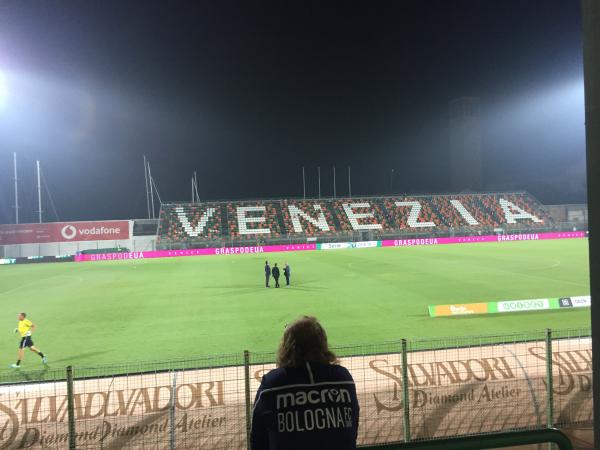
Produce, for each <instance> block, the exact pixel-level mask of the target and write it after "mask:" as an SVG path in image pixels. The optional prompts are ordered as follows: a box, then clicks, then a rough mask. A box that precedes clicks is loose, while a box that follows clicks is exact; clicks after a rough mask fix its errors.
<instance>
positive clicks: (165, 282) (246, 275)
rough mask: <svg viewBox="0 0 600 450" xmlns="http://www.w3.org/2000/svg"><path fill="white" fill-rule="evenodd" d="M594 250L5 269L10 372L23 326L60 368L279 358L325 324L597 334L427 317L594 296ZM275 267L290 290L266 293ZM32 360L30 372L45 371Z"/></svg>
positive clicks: (361, 338)
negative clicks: (471, 307)
mask: <svg viewBox="0 0 600 450" xmlns="http://www.w3.org/2000/svg"><path fill="white" fill-rule="evenodd" d="M587 245H588V244H587V240H583V239H573V240H563V241H538V242H535V241H534V242H510V243H487V244H471V245H448V246H439V247H406V248H378V249H353V250H337V251H320V252H298V253H280V254H261V255H240V256H211V257H188V258H171V259H155V260H144V261H114V262H90V263H62V264H39V265H20V266H19V265H17V266H2V267H0V304H1V305H2V308H1V311H2V314H1V315H0V364H1V366H0V371H4V370H6V369H4V368H5V367H7V366H8V365H9V364H10V363H13V362H14V360H15V354H16V348H17V343H18V338H17V336H16V335H14V334H13V329H14V327H15V326H16V315H17V313H18V312H19V311H26V312H27V313H28V317H29V318H31V320H33V321H34V322H35V323H36V325H37V330H36V332H35V333H34V336H33V339H34V342H35V344H36V345H37V346H38V347H39V348H41V349H42V350H43V351H44V352H46V353H47V354H48V355H49V356H50V366H51V367H54V368H57V367H64V366H66V365H69V364H72V365H75V366H88V367H89V366H95V365H97V364H117V363H125V362H135V361H143V360H161V359H173V358H179V357H194V356H199V355H211V354H220V353H238V352H241V351H242V350H243V349H249V350H252V351H272V350H274V349H275V348H276V346H277V344H278V341H279V339H280V336H281V334H282V332H283V329H284V326H285V324H286V323H289V322H290V321H292V320H293V319H294V318H296V317H297V316H299V315H301V314H310V315H315V316H317V317H318V318H319V319H320V320H321V321H322V323H323V324H324V325H325V327H326V329H327V331H328V334H329V338H330V342H331V343H332V344H334V345H346V344H355V343H377V342H380V341H389V340H397V339H400V338H403V337H405V338H413V337H429V336H432V337H433V336H435V337H439V336H463V335H478V334H489V333H510V332H521V331H527V332H528V331H533V330H542V329H544V328H548V327H550V328H571V327H573V328H580V327H588V326H589V324H590V318H589V310H588V309H577V310H561V311H548V312H531V313H521V314H497V315H490V316H476V317H474V316H471V317H462V318H457V317H455V318H437V319H432V318H430V317H429V316H428V314H427V305H429V304H446V303H460V302H478V301H493V300H505V299H528V298H543V297H557V296H573V295H586V294H589V272H588V253H587ZM265 259H268V260H269V261H270V262H271V264H272V263H274V262H278V263H279V265H280V266H283V263H284V262H285V261H286V260H287V261H288V262H289V263H290V265H291V268H292V287H290V288H285V287H282V288H281V289H275V288H274V287H271V288H270V289H266V288H265V287H264V285H263V283H264V276H263V264H264V261H265ZM39 368H41V362H40V360H39V358H38V357H37V356H35V355H33V354H31V353H29V352H28V354H27V355H26V358H25V361H24V362H23V369H39Z"/></svg>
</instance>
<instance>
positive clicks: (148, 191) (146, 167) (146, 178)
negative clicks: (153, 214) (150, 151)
mask: <svg viewBox="0 0 600 450" xmlns="http://www.w3.org/2000/svg"><path fill="white" fill-rule="evenodd" d="M144 180H145V181H146V209H147V210H148V219H149V218H150V189H148V165H147V161H146V155H144Z"/></svg>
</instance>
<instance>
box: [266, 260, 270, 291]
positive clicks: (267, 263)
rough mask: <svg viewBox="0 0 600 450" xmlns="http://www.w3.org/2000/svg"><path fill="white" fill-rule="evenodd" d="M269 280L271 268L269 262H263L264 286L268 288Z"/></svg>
mask: <svg viewBox="0 0 600 450" xmlns="http://www.w3.org/2000/svg"><path fill="white" fill-rule="evenodd" d="M269 278H271V267H270V266H269V261H265V286H266V287H269Z"/></svg>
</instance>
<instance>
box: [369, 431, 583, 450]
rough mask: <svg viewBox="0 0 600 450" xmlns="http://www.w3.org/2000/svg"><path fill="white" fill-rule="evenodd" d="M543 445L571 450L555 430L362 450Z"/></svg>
mask: <svg viewBox="0 0 600 450" xmlns="http://www.w3.org/2000/svg"><path fill="white" fill-rule="evenodd" d="M545 443H551V444H556V446H558V449H559V450H573V444H571V441H570V440H569V438H568V437H567V436H566V435H565V434H564V433H563V432H561V431H559V430H557V429H556V428H548V429H544V430H532V431H513V432H507V433H494V434H483V435H478V436H467V437H457V438H449V439H436V440H432V441H420V442H410V443H405V444H391V445H380V446H374V447H362V448H364V449H368V450H481V449H491V448H501V447H516V446H519V445H532V444H545Z"/></svg>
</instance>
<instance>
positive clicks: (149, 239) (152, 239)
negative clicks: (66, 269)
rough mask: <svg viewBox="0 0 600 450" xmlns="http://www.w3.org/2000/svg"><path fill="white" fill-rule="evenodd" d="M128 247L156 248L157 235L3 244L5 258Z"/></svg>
mask: <svg viewBox="0 0 600 450" xmlns="http://www.w3.org/2000/svg"><path fill="white" fill-rule="evenodd" d="M116 247H122V248H127V249H129V250H131V251H134V252H142V251H153V250H155V249H156V236H133V237H131V238H130V239H122V240H115V241H107V240H103V241H80V242H51V243H45V244H15V245H5V246H2V248H3V251H4V257H5V258H19V257H27V256H56V255H75V254H77V253H78V252H82V251H84V250H99V249H103V248H116Z"/></svg>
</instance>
